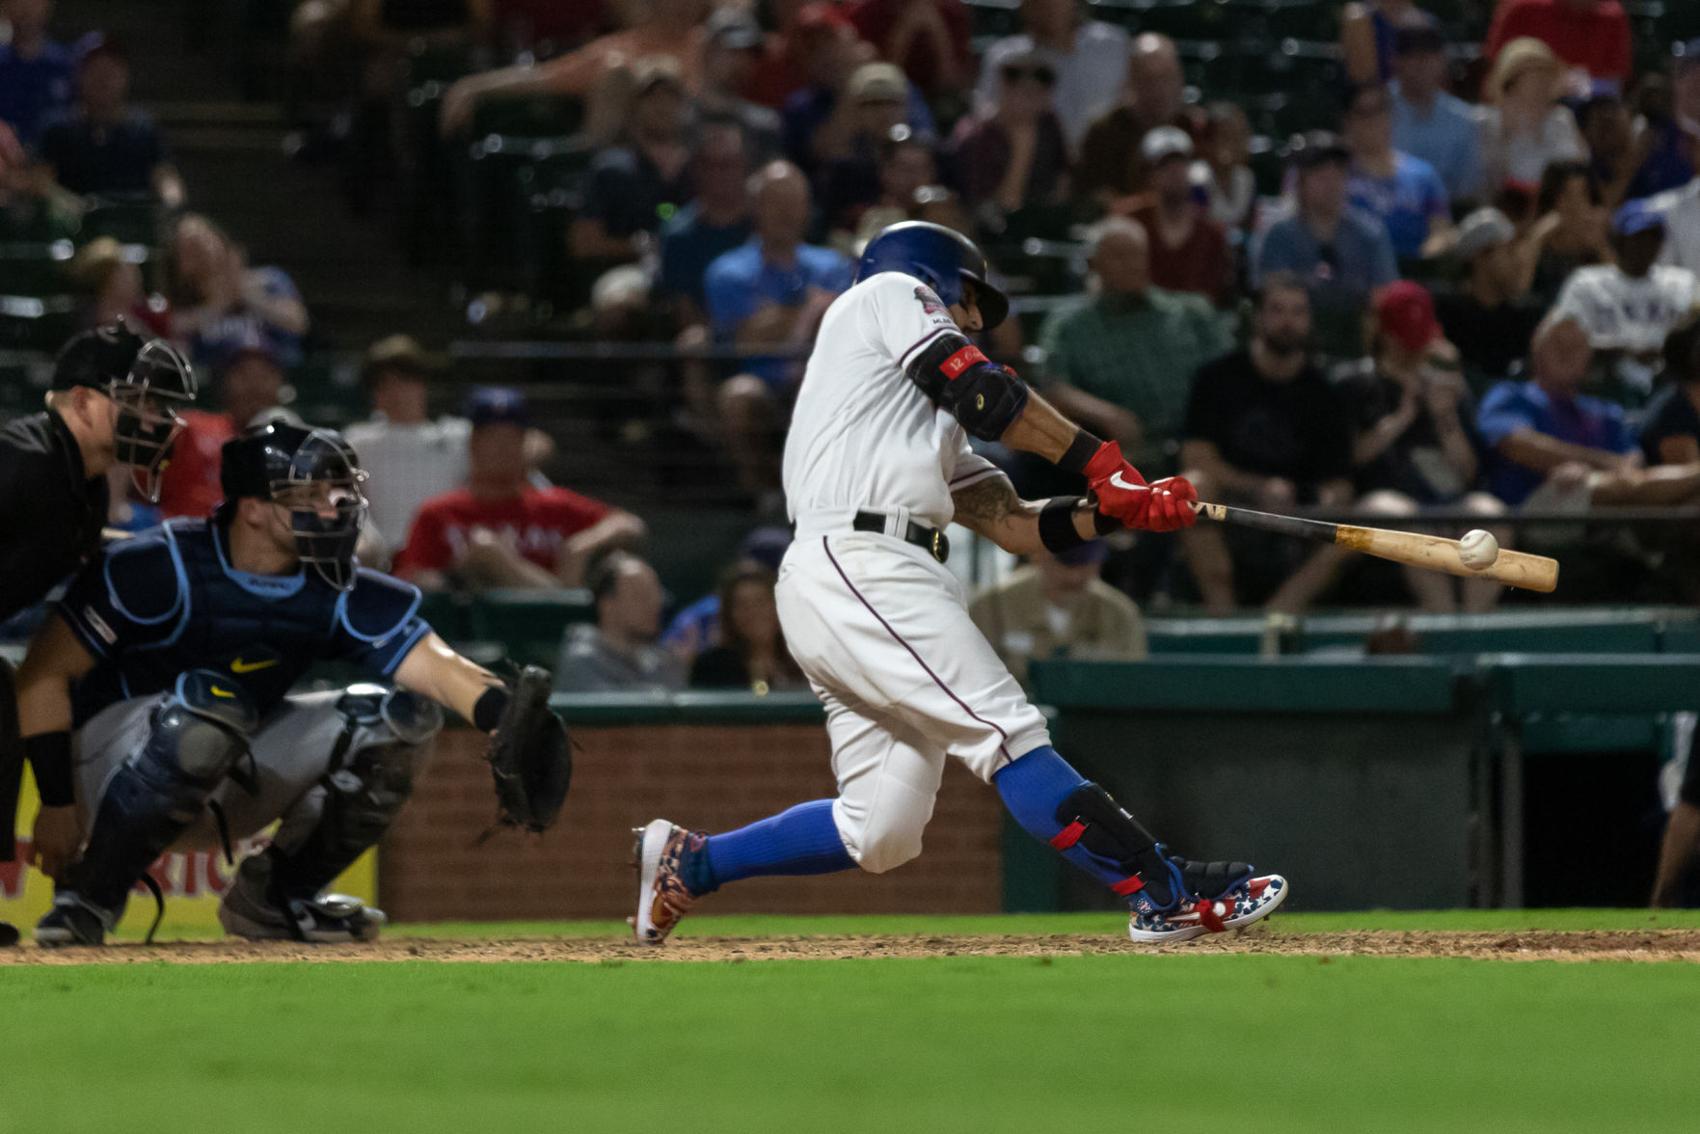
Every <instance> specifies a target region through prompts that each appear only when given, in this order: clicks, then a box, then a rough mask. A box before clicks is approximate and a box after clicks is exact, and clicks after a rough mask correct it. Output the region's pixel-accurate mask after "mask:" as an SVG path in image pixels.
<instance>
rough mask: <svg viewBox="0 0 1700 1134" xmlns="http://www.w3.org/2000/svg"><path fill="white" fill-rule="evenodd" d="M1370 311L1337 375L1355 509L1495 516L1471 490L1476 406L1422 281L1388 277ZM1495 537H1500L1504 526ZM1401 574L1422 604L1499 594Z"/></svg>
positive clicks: (1448, 605) (1481, 600) (1494, 507)
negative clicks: (1369, 326) (1359, 356)
mask: <svg viewBox="0 0 1700 1134" xmlns="http://www.w3.org/2000/svg"><path fill="white" fill-rule="evenodd" d="M1374 312H1375V336H1374V345H1373V346H1372V348H1371V355H1370V357H1368V358H1366V359H1364V360H1362V362H1360V363H1356V364H1352V368H1351V370H1350V371H1349V372H1348V373H1347V374H1345V375H1344V376H1342V377H1341V378H1339V379H1338V385H1339V389H1340V392H1341V395H1342V397H1343V398H1344V399H1345V401H1346V404H1347V407H1348V410H1347V412H1348V413H1349V414H1350V416H1351V419H1352V427H1353V431H1354V436H1353V440H1352V464H1353V468H1354V472H1353V482H1354V487H1355V488H1356V489H1357V491H1358V494H1359V499H1358V507H1359V509H1360V510H1361V511H1363V512H1366V513H1368V514H1370V515H1374V516H1412V515H1415V514H1417V513H1418V512H1419V511H1421V510H1422V509H1423V508H1425V507H1444V508H1448V509H1451V510H1463V511H1467V512H1469V513H1471V514H1472V515H1477V516H1481V517H1484V521H1483V522H1484V523H1485V519H1486V518H1487V517H1492V516H1499V515H1503V514H1504V512H1505V506H1504V505H1503V504H1501V503H1500V502H1499V501H1498V500H1496V499H1494V498H1493V497H1492V496H1490V495H1488V494H1487V493H1485V492H1478V491H1476V490H1475V485H1476V481H1477V478H1478V476H1479V474H1480V471H1481V469H1480V461H1479V459H1478V457H1477V454H1478V453H1479V452H1480V450H1481V438H1480V437H1478V436H1477V435H1476V432H1475V406H1474V404H1473V403H1472V402H1471V399H1470V394H1469V391H1468V389H1466V388H1465V385H1464V375H1463V371H1462V369H1461V368H1460V365H1459V361H1458V350H1457V348H1456V347H1454V346H1453V345H1452V344H1451V343H1450V342H1448V341H1447V340H1446V337H1445V335H1444V334H1443V333H1442V331H1441V328H1440V322H1439V320H1437V319H1436V318H1435V314H1434V300H1433V298H1432V297H1431V296H1430V295H1429V293H1428V289H1427V288H1425V287H1423V286H1422V285H1421V284H1418V283H1412V282H1411V281H1409V280H1400V281H1398V282H1397V283H1392V284H1389V285H1388V286H1387V287H1384V288H1382V289H1381V290H1380V291H1379V292H1377V293H1376V296H1375V303H1374ZM1470 526H1472V527H1479V526H1482V525H1481V524H1472V525H1470ZM1498 538H1499V539H1500V540H1501V541H1502V542H1509V533H1506V534H1502V535H1499V536H1498ZM1404 574H1405V582H1406V585H1407V586H1409V587H1410V589H1411V593H1412V594H1413V595H1415V596H1416V599H1417V603H1418V605H1419V606H1421V607H1422V608H1423V609H1424V610H1429V611H1440V612H1446V611H1455V610H1458V609H1460V607H1462V609H1464V610H1467V611H1483V610H1488V609H1491V608H1492V607H1493V605H1494V604H1495V603H1497V602H1498V601H1499V595H1500V591H1501V588H1500V586H1499V585H1498V584H1497V583H1492V582H1485V581H1482V580H1468V581H1465V582H1463V583H1462V584H1461V593H1460V590H1459V589H1455V587H1454V584H1453V581H1452V579H1451V578H1450V577H1449V576H1446V575H1439V574H1435V573H1433V572H1429V571H1419V570H1416V569H1414V568H1407V569H1406V570H1405V572H1404Z"/></svg>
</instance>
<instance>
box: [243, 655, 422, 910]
mask: <svg viewBox="0 0 1700 1134" xmlns="http://www.w3.org/2000/svg"><path fill="white" fill-rule="evenodd" d="M337 710H338V711H339V712H340V713H342V715H343V718H344V721H345V722H346V723H345V725H344V728H343V731H342V732H341V733H340V734H339V736H338V738H337V752H336V753H335V754H334V756H333V758H332V760H331V770H330V772H329V773H328V774H326V775H325V776H324V778H323V779H321V780H320V781H319V784H318V785H317V786H316V787H315V788H314V789H313V791H311V792H309V793H308V795H307V797H305V798H304V799H303V800H302V801H301V803H300V804H299V805H298V808H297V810H296V811H294V812H292V813H291V814H290V815H289V816H288V817H286V819H285V821H284V825H283V827H282V828H281V829H280V830H279V831H278V836H277V838H276V839H274V840H273V842H272V845H271V846H270V847H269V848H268V849H267V850H266V851H265V852H264V853H265V854H266V855H267V856H268V857H269V858H270V859H271V862H270V867H271V884H272V887H273V888H274V889H275V890H276V892H277V895H278V896H279V897H281V898H285V899H287V898H312V897H313V896H315V895H316V894H318V892H319V891H320V890H322V889H323V888H324V887H325V886H327V885H329V884H330V882H331V881H332V880H333V879H334V878H336V876H337V875H339V874H341V873H342V872H343V871H344V870H346V869H348V867H349V866H350V865H351V864H352V863H353V862H354V860H355V859H357V858H359V857H360V855H361V854H363V853H364V852H365V851H366V849H367V848H368V847H371V846H374V845H376V843H377V842H378V840H379V839H381V838H383V836H384V832H385V831H387V830H389V827H390V824H391V823H393V822H394V821H395V818H396V816H397V815H399V814H400V813H401V809H402V806H403V805H404V804H405V803H406V802H407V800H408V797H409V796H411V795H412V794H413V785H414V782H415V780H416V779H417V778H418V776H419V773H420V772H421V771H422V770H423V768H424V765H425V758H426V755H427V746H428V745H429V743H430V741H431V739H432V738H433V737H435V736H436V735H437V732H438V731H439V730H440V729H441V728H442V726H443V712H442V709H441V708H439V707H438V706H437V704H436V703H435V702H433V701H430V700H427V699H425V698H423V697H418V696H415V695H414V694H412V693H408V692H405V691H401V690H389V689H385V688H384V687H383V686H379V685H355V686H351V687H350V688H349V690H348V691H347V692H346V693H344V694H343V696H342V697H341V699H340V700H338V701H337Z"/></svg>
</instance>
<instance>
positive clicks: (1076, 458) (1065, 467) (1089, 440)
mask: <svg viewBox="0 0 1700 1134" xmlns="http://www.w3.org/2000/svg"><path fill="white" fill-rule="evenodd" d="M1103 444H1104V443H1103V442H1102V441H1100V440H1098V438H1096V437H1094V436H1092V435H1091V434H1090V433H1088V432H1086V430H1084V429H1082V430H1081V431H1080V432H1078V433H1076V434H1075V435H1074V440H1073V441H1070V442H1069V445H1068V452H1066V453H1064V454H1063V455H1062V460H1060V461H1058V462H1057V468H1059V469H1061V470H1062V471H1063V472H1071V473H1082V474H1084V473H1085V472H1086V462H1087V461H1090V460H1091V459H1092V454H1094V453H1096V452H1097V451H1098V449H1099V447H1100V446H1102V445H1103Z"/></svg>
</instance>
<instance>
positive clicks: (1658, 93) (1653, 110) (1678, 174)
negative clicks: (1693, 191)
mask: <svg viewBox="0 0 1700 1134" xmlns="http://www.w3.org/2000/svg"><path fill="white" fill-rule="evenodd" d="M1678 46H1679V47H1684V48H1685V47H1686V45H1684V44H1678ZM1694 47H1695V50H1697V51H1700V40H1695V41H1694ZM1674 66H1675V68H1676V71H1677V74H1678V75H1679V76H1685V75H1686V74H1688V73H1693V74H1694V75H1695V78H1694V79H1692V80H1689V79H1686V78H1683V79H1680V80H1679V83H1680V85H1681V86H1683V87H1684V88H1692V89H1693V90H1694V91H1695V92H1696V95H1700V60H1689V59H1687V58H1686V57H1684V56H1678V57H1677V58H1676V60H1675V63H1674ZM1672 88H1673V84H1672V83H1671V82H1670V81H1669V80H1667V79H1666V78H1665V76H1663V75H1658V74H1653V75H1648V76H1646V77H1645V78H1644V79H1642V80H1641V82H1640V83H1639V84H1638V85H1637V86H1636V88H1635V94H1634V107H1633V109H1634V115H1635V124H1634V131H1635V149H1636V154H1637V157H1638V158H1639V160H1640V163H1641V164H1640V167H1639V168H1638V169H1636V171H1635V176H1634V178H1633V179H1632V180H1631V181H1630V182H1629V188H1628V189H1627V190H1625V191H1624V197H1625V198H1635V197H1651V196H1652V195H1654V194H1655V193H1662V192H1664V191H1666V190H1668V189H1677V188H1680V187H1681V186H1683V185H1685V184H1687V183H1688V181H1689V179H1690V178H1692V177H1693V176H1694V172H1695V167H1694V161H1693V157H1694V152H1693V151H1694V145H1695V142H1696V140H1697V139H1700V118H1693V119H1690V118H1687V117H1685V116H1680V115H1678V114H1677V111H1676V96H1675V92H1674V91H1673V89H1672ZM1694 109H1695V110H1696V111H1700V98H1697V99H1696V105H1695V107H1694Z"/></svg>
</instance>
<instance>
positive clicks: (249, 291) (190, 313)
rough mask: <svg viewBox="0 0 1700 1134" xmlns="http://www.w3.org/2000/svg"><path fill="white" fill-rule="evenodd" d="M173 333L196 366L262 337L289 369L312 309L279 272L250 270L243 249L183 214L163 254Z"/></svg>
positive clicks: (296, 357) (213, 228)
mask: <svg viewBox="0 0 1700 1134" xmlns="http://www.w3.org/2000/svg"><path fill="white" fill-rule="evenodd" d="M165 295H166V298H167V299H168V300H170V301H171V310H172V315H171V334H172V337H173V338H174V339H176V340H177V341H178V342H180V343H182V344H183V345H184V346H185V347H186V348H187V349H188V350H189V352H190V355H191V358H192V360H193V361H194V362H196V363H202V362H205V361H207V360H208V359H210V358H216V357H217V356H218V355H219V354H220V353H221V352H224V351H228V350H229V349H230V345H231V344H233V343H241V342H244V341H246V340H248V339H251V338H254V337H256V336H263V337H264V338H265V339H266V340H267V341H268V342H269V343H270V345H271V347H272V349H273V350H274V351H275V352H276V353H277V354H278V356H279V357H280V358H281V359H282V360H283V362H284V364H285V365H292V364H294V363H295V362H297V361H299V360H300V356H301V339H302V336H304V335H305V334H306V333H307V327H308V318H307V306H306V304H304V303H302V302H301V293H300V292H299V291H297V290H296V288H295V282H294V281H293V280H291V279H290V278H289V275H288V274H287V273H286V272H284V271H283V269H282V268H276V267H264V268H250V267H249V266H248V263H247V257H246V255H245V254H244V253H243V251H242V249H241V248H239V247H238V246H237V245H236V244H234V243H233V242H232V241H231V239H230V238H229V237H228V236H226V235H225V233H224V231H223V230H222V229H220V228H219V227H218V226H217V225H216V224H214V223H213V222H212V221H211V220H209V219H207V218H206V217H204V216H202V215H200V214H199V213H186V214H184V215H183V216H182V217H179V218H178V220H177V224H176V226H175V227H174V228H173V229H172V235H171V242H170V245H169V247H168V248H167V249H166V260H165Z"/></svg>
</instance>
